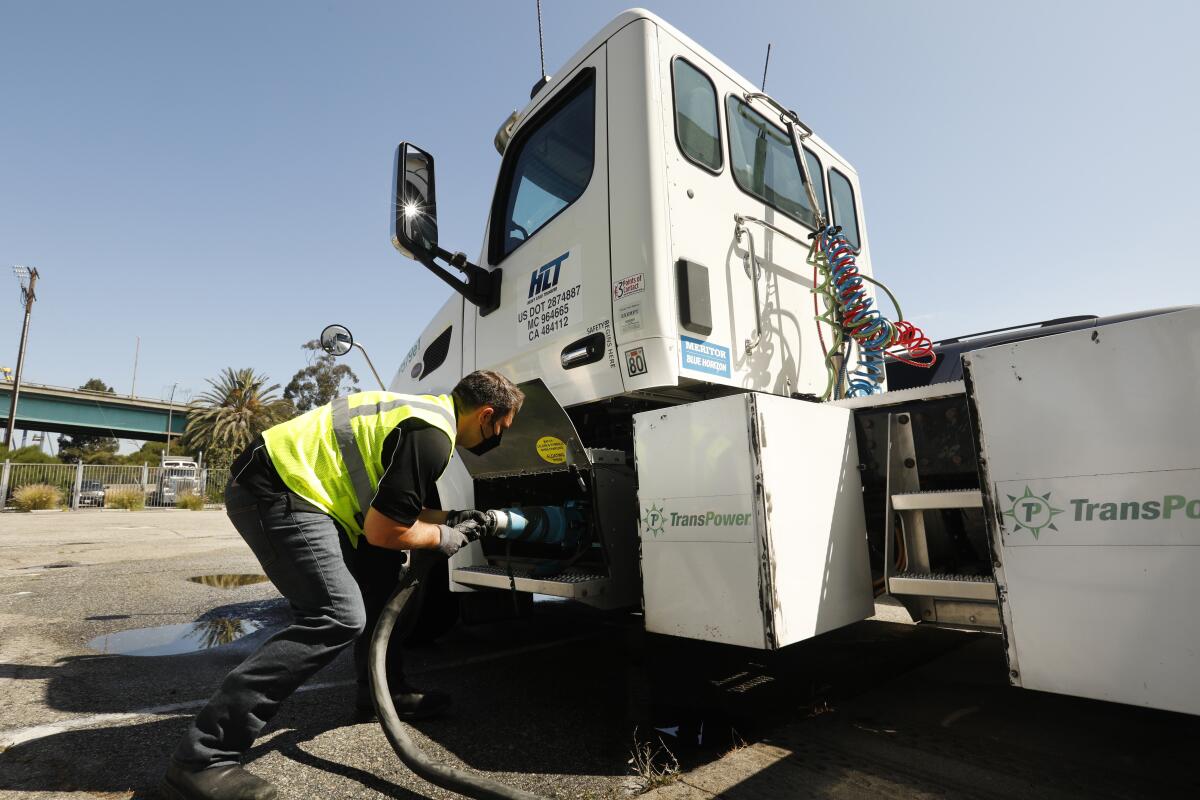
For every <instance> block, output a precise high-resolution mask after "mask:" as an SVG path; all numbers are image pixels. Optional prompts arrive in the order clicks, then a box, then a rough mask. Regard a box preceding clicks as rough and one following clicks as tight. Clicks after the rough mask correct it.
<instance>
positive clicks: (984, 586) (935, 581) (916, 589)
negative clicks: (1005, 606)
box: [888, 572, 996, 602]
mask: <svg viewBox="0 0 1200 800" xmlns="http://www.w3.org/2000/svg"><path fill="white" fill-rule="evenodd" d="M888 593H889V594H898V595H917V596H920V597H935V598H938V599H943V600H983V601H989V602H995V601H996V581H995V580H993V579H992V578H990V577H988V576H986V575H945V574H936V575H931V574H926V573H919V572H905V573H901V574H899V575H893V576H891V577H890V578H889V579H888Z"/></svg>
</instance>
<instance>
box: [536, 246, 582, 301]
mask: <svg viewBox="0 0 1200 800" xmlns="http://www.w3.org/2000/svg"><path fill="white" fill-rule="evenodd" d="M569 255H571V251H570V250H568V251H567V252H565V253H563V254H562V255H561V256H559V257H558V258H556V259H554V260H553V261H551V262H549V263H547V264H543V265H542V266H540V267H538V268H537V269H535V270H534V271H533V275H532V276H531V277H530V279H529V296H528V297H527V298H526V299H527V300H532V299H533V298H534V297H536V296H537V295H539V294H543V293H545V292H548V291H550V290H551V289H553V288H554V287H555V286H558V274H559V272H561V271H562V263H563V262H564V261H566V260H567V256H569Z"/></svg>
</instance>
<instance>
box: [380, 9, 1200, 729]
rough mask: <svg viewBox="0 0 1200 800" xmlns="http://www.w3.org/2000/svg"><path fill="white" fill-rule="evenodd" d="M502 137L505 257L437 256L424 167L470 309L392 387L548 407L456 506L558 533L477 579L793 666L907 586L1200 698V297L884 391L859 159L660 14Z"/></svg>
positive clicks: (1091, 672)
mask: <svg viewBox="0 0 1200 800" xmlns="http://www.w3.org/2000/svg"><path fill="white" fill-rule="evenodd" d="M495 143H496V148H497V150H498V152H499V153H500V164H499V169H498V178H497V183H496V189H495V195H494V197H493V201H492V204H491V212H490V215H489V218H488V220H487V223H486V226H485V231H486V233H485V236H484V242H485V244H484V246H483V249H482V252H481V253H480V254H479V257H478V263H477V264H476V263H472V262H470V261H469V260H468V259H467V257H466V256H465V255H463V254H461V253H452V252H450V251H447V250H445V249H443V248H442V246H441V244H440V243H439V242H438V238H437V216H436V214H437V209H436V192H435V187H436V181H435V171H434V158H433V156H432V155H430V154H429V153H428V152H427V151H425V150H422V149H420V148H417V147H415V146H414V145H412V144H409V143H404V144H402V145H401V146H400V147H399V148H398V152H397V158H396V163H395V178H396V183H395V194H394V202H393V208H392V212H393V213H392V223H393V230H392V239H393V243H394V244H395V246H396V247H397V248H398V249H400V250H401V252H403V253H404V254H406V255H408V256H410V257H412V258H414V259H415V260H417V261H419V262H420V263H422V264H424V265H425V266H426V267H428V268H429V269H430V270H431V271H433V272H434V273H435V274H436V275H437V276H438V277H439V278H441V279H442V280H444V281H446V282H447V283H448V284H450V285H451V287H452V288H453V289H454V293H453V294H452V295H451V296H450V298H449V299H448V300H447V302H446V303H445V305H444V306H443V307H442V308H441V309H440V310H439V311H438V312H437V313H435V314H434V315H433V318H432V320H431V321H430V322H429V324H428V325H427V326H426V328H425V330H424V332H422V334H421V335H420V337H419V338H418V340H417V341H416V342H415V343H414V344H413V345H412V347H411V348H410V349H409V350H408V354H407V356H406V357H405V358H404V360H403V362H402V363H401V364H400V366H399V368H398V370H397V372H396V374H395V377H394V379H393V380H392V382H391V385H390V387H389V388H390V389H392V390H394V391H398V392H409V393H442V392H446V391H448V390H449V389H450V388H451V387H453V386H454V384H455V383H456V382H457V381H458V379H459V378H460V377H461V376H463V375H464V374H467V373H469V372H471V371H472V370H475V369H482V368H488V369H495V370H498V371H500V372H502V373H504V374H505V375H507V376H509V377H510V378H512V379H513V380H515V381H517V382H520V383H522V384H523V385H524V386H525V388H526V389H527V394H528V401H527V403H526V406H525V408H524V410H523V411H522V412H521V414H520V415H519V416H518V418H517V421H516V424H515V425H514V426H513V428H512V429H511V431H509V432H508V433H507V434H506V436H505V440H504V445H503V446H502V447H500V448H497V449H495V450H493V451H492V452H491V453H489V454H487V455H486V456H483V457H476V456H472V455H470V454H462V457H461V458H459V457H455V458H454V459H453V460H452V461H451V465H450V467H449V469H448V470H447V473H446V474H445V475H444V476H443V478H442V479H441V480H440V481H439V483H438V490H439V494H440V499H441V502H442V504H443V506H444V507H447V508H481V509H495V510H500V511H503V512H504V513H505V514H512V515H517V516H518V517H520V518H521V519H523V520H525V522H526V523H527V527H526V528H525V531H526V533H525V535H524V536H523V537H522V538H520V539H512V538H509V539H503V538H498V539H491V540H486V541H483V542H479V543H474V544H472V545H471V546H470V547H469V548H466V549H464V550H463V551H462V552H460V553H459V554H458V555H457V556H455V558H454V559H452V560H451V562H450V565H449V570H448V576H447V584H448V586H449V589H450V591H451V592H452V593H466V592H487V591H491V592H497V591H509V592H518V593H526V594H528V593H541V594H547V595H557V596H560V597H567V598H572V599H574V600H577V601H580V602H583V603H587V604H590V605H594V606H598V607H603V608H632V609H640V610H642V611H644V621H645V626H646V629H647V630H648V631H650V632H652V633H658V634H665V635H671V636H679V637H686V638H690V639H697V640H702V641H711V642H720V643H726V644H735V645H742V646H748V647H754V648H760V649H764V650H774V649H779V648H782V647H786V646H788V645H790V644H792V643H794V642H798V641H801V640H804V639H807V638H810V637H813V636H817V635H820V634H822V633H824V632H826V631H829V630H832V629H834V628H837V627H840V626H843V625H846V624H849V623H852V622H855V621H858V620H861V619H864V618H866V617H868V616H870V615H871V614H872V613H873V607H874V598H875V597H876V596H878V595H881V594H885V593H886V594H889V595H891V596H893V597H895V598H896V599H898V600H899V601H901V602H902V603H903V604H904V606H905V607H906V608H907V609H908V611H909V612H910V614H911V615H912V617H913V619H914V620H915V621H917V622H918V623H920V624H927V625H946V626H953V627H959V628H961V627H967V628H974V629H979V630H987V631H994V632H996V633H998V634H1000V635H1002V636H1003V637H1004V640H1005V642H1006V649H1007V658H1008V667H1009V675H1010V679H1011V681H1012V683H1013V684H1014V685H1017V686H1025V687H1029V688H1035V689H1042V690H1047V691H1054V692H1061V693H1066V694H1073V695H1080V696H1085V697H1094V698H1101V699H1107V700H1113V701H1118V702H1123V703H1132V704H1137V705H1145V706H1152V707H1156V708H1163V709H1171V710H1176V711H1183V712H1187V713H1192V714H1196V713H1200V650H1198V649H1197V648H1196V646H1195V642H1197V641H1200V618H1197V616H1196V615H1195V614H1194V613H1192V609H1193V608H1194V607H1195V606H1196V604H1197V601H1198V600H1200V589H1198V588H1197V584H1196V582H1195V580H1194V579H1193V576H1194V575H1195V574H1196V572H1197V571H1198V570H1200V548H1198V545H1200V426H1196V425H1195V424H1194V423H1193V422H1191V416H1192V412H1191V408H1192V406H1193V405H1194V399H1193V398H1194V397H1196V396H1197V394H1198V392H1197V390H1198V389H1200V385H1198V384H1200V379H1198V377H1197V376H1200V308H1197V307H1194V306H1193V307H1182V308H1178V309H1169V310H1164V311H1160V312H1151V313H1147V314H1140V315H1139V314H1131V315H1128V316H1127V317H1123V318H1121V319H1116V320H1112V321H1111V324H1105V325H1094V324H1086V323H1084V324H1076V323H1080V320H1074V321H1065V322H1064V321H1057V322H1056V323H1055V324H1054V325H1047V326H1046V327H1045V329H1044V330H1042V331H1041V333H1043V334H1046V335H1040V336H1036V337H1027V336H1024V335H1019V334H1018V333H1017V332H1010V333H1011V334H1012V335H1000V336H999V338H997V336H996V334H995V333H994V332H993V333H992V334H989V337H990V338H989V337H977V338H975V339H965V338H964V339H961V340H958V341H951V342H945V343H942V344H941V345H938V346H935V347H933V348H932V353H933V354H934V355H936V354H937V353H938V352H941V353H942V358H943V365H945V364H946V363H947V362H951V361H953V362H954V363H953V364H952V365H951V367H950V369H951V371H952V372H953V371H954V370H958V371H957V372H955V373H954V374H952V375H942V376H941V377H940V378H938V379H937V380H934V379H933V376H934V375H935V370H934V369H926V368H924V367H920V366H918V367H907V368H904V367H895V368H893V370H892V372H891V373H890V374H889V375H888V376H884V375H883V374H882V370H876V369H875V367H873V366H872V365H871V364H869V363H866V361H867V360H869V359H865V357H864V348H865V347H866V345H864V343H863V342H864V341H865V339H864V338H863V336H862V331H858V335H857V338H856V335H853V333H854V332H853V331H852V329H853V328H854V327H855V325H851V324H845V317H843V316H839V315H837V314H832V315H831V311H830V308H829V307H828V306H823V305H821V304H818V303H815V301H814V295H815V296H816V297H817V298H820V299H821V303H826V302H827V301H828V300H829V298H830V296H831V291H830V286H829V275H830V274H833V275H837V274H838V270H839V269H840V270H842V276H841V278H839V280H841V279H842V278H844V277H845V264H846V263H850V264H852V266H853V267H854V268H855V270H856V274H857V275H858V276H860V278H861V280H860V282H859V283H858V284H855V286H856V287H857V288H856V291H857V294H856V295H855V299H854V302H855V303H859V304H860V305H862V304H866V303H867V302H868V301H869V302H870V303H876V302H877V300H878V299H879V298H878V295H879V292H878V291H877V286H878V284H877V282H876V279H875V276H874V272H873V269H872V257H871V249H870V241H869V237H868V234H867V226H866V223H865V217H864V213H863V208H864V205H863V195H862V191H861V187H860V184H859V178H858V175H857V173H856V171H855V170H854V168H853V166H852V165H851V164H850V163H849V162H848V161H846V159H844V158H843V157H842V156H841V155H839V154H838V153H837V151H836V150H834V149H833V148H832V147H831V146H830V144H829V143H827V142H825V141H824V140H823V139H821V138H820V137H819V136H817V135H816V134H814V133H812V132H811V131H810V130H808V129H807V128H806V127H805V126H804V125H803V123H802V122H801V121H800V118H799V116H798V115H796V114H794V113H791V112H789V111H787V109H786V106H784V105H783V104H782V103H781V102H779V101H777V100H775V99H773V98H771V97H769V96H767V95H765V94H763V93H762V92H760V91H759V90H758V88H757V87H756V86H754V85H753V84H752V83H751V82H750V81H748V80H746V79H745V78H743V77H742V76H740V75H738V74H737V73H736V72H735V71H734V70H732V69H731V68H730V67H729V66H728V65H726V64H724V63H723V62H722V61H720V60H719V59H718V58H716V57H715V56H714V55H712V54H711V53H709V52H708V51H706V50H705V49H703V48H702V47H700V46H699V45H698V44H696V43H695V42H693V41H691V40H690V39H689V38H688V37H687V36H685V35H684V34H683V33H681V32H680V31H678V30H676V29H675V28H673V27H672V26H671V25H669V24H668V23H666V22H665V21H664V20H662V19H660V18H658V17H656V16H654V15H653V14H650V13H648V12H645V11H641V10H632V11H627V12H625V13H622V14H620V15H619V16H617V17H616V18H615V19H614V20H612V22H610V23H609V24H608V25H606V26H605V27H604V28H603V29H602V30H601V31H600V32H599V33H597V34H596V36H595V37H593V38H592V39H591V40H590V41H589V42H587V43H586V44H585V45H584V46H583V47H582V48H580V50H579V51H578V52H577V53H576V54H575V55H574V56H573V57H572V58H571V59H570V60H568V62H567V63H566V64H565V65H564V66H563V68H562V69H561V70H560V71H559V73H558V74H557V75H556V76H554V77H553V79H550V80H548V81H546V82H542V83H539V84H538V86H537V87H536V88H535V91H534V93H533V95H532V97H531V99H530V101H529V103H528V104H527V105H526V106H525V107H524V108H523V109H522V110H520V111H516V112H514V113H513V114H512V116H510V117H509V118H508V119H507V120H505V121H504V122H503V124H502V125H501V127H500V129H499V131H498V132H497V135H496V138H495ZM442 189H443V191H444V190H445V187H442ZM839 229H840V236H841V237H842V239H840V240H839V241H842V242H843V244H841V245H838V247H840V249H839V250H837V251H836V252H833V253H826V252H823V250H822V248H823V247H824V246H825V245H824V244H822V243H823V242H825V243H827V242H828V239H827V238H826V239H822V237H823V236H826V237H828V236H829V235H832V234H829V233H828V231H830V230H839ZM814 243H815V244H814ZM818 245H820V246H818ZM822 259H824V261H822ZM835 261H836V262H837V263H836V264H833V263H832V262H835ZM439 262H440V263H439ZM822 264H823V265H822ZM839 265H840V266H839ZM459 273H461V274H462V275H463V277H462V278H460V277H459ZM842 286H844V284H842V283H839V284H838V287H842ZM838 287H835V288H838ZM836 299H837V298H835V300H836ZM838 302H841V301H840V300H839V301H838ZM876 308H878V306H876ZM835 310H836V309H835ZM841 310H842V311H845V310H846V309H845V308H842V309H841ZM893 333H894V331H893ZM918 333H919V332H918ZM897 335H899V334H897ZM904 335H907V336H909V340H910V341H913V342H919V339H918V338H916V335H915V334H913V333H912V332H911V331H907V332H906V333H905V334H904ZM836 337H842V338H843V339H844V341H845V343H844V344H841V345H836V346H835V345H834V342H835V338H836ZM923 346H924V352H926V353H929V352H930V348H929V347H928V343H927V342H926V343H925V345H923ZM889 352H894V353H900V354H901V356H902V357H903V352H902V351H898V350H893V351H889ZM889 360H890V361H892V362H896V363H900V362H897V361H896V359H895V358H892V357H889ZM910 360H913V359H910ZM916 360H918V361H919V359H916ZM864 364H866V365H865V366H863V365H864ZM876 366H877V365H876ZM858 368H861V369H858ZM873 370H874V372H873ZM914 370H915V371H916V373H915V374H916V375H917V377H916V378H914V377H913V374H911V373H913V371H914ZM864 371H865V372H864ZM859 372H864V374H867V377H869V378H870V380H869V381H865V382H864V380H865V379H864V378H863V377H862V376H861V375H859V376H858V377H856V374H858V373H859ZM876 372H877V373H878V374H875V373H876ZM903 372H907V373H910V374H909V375H908V377H906V378H904V379H903V380H901V378H900V375H901V373H903ZM922 376H928V379H921V378H922ZM856 381H857V382H856ZM889 382H894V383H896V384H901V383H902V384H903V385H904V386H906V387H908V388H903V389H895V388H894V387H893V390H891V391H889V390H888V389H889V385H888V384H889ZM446 597H447V598H449V597H450V595H449V594H448V595H446Z"/></svg>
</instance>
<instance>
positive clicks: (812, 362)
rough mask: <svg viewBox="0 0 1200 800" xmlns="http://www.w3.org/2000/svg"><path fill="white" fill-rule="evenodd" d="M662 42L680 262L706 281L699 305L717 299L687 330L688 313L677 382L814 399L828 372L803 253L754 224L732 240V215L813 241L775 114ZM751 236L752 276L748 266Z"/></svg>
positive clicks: (815, 169) (692, 56) (811, 154)
mask: <svg viewBox="0 0 1200 800" xmlns="http://www.w3.org/2000/svg"><path fill="white" fill-rule="evenodd" d="M662 41H663V46H662V48H661V53H660V74H661V76H662V77H661V81H662V83H661V87H660V93H661V95H662V97H663V98H664V100H665V101H667V102H670V103H671V104H672V107H671V113H669V114H665V115H664V125H665V126H666V127H665V130H664V131H663V138H664V140H665V141H666V142H667V148H666V163H667V172H668V178H669V180H668V181H667V185H668V189H667V191H668V193H669V202H670V208H671V240H672V249H673V260H674V261H675V262H676V265H677V267H679V265H680V264H681V263H683V262H686V264H687V265H688V266H689V267H690V268H691V269H692V270H693V273H691V274H692V275H693V276H695V275H698V276H699V277H700V278H701V279H704V280H702V281H701V282H700V283H699V289H700V291H701V294H703V295H705V296H703V297H701V298H700V300H701V301H703V300H705V299H709V298H710V299H711V312H710V315H706V316H707V318H706V319H704V320H702V322H701V323H696V322H695V321H691V322H689V321H688V319H686V317H687V314H686V313H684V312H685V308H683V307H681V310H680V311H681V320H680V327H679V339H680V352H681V355H680V377H681V378H682V379H693V380H699V381H706V382H712V383H724V384H727V385H732V386H738V387H742V388H748V389H754V390H757V391H763V392H770V393H774V394H788V393H789V392H817V393H819V392H820V391H822V389H823V388H824V384H825V370H824V365H823V363H822V355H821V352H820V350H819V348H818V343H817V340H816V328H815V325H814V323H813V310H812V294H811V288H812V269H811V267H810V266H809V265H808V264H806V257H807V247H805V246H803V245H801V244H797V243H796V242H794V241H791V240H789V239H788V238H786V237H784V236H781V235H779V234H778V233H775V232H772V231H770V230H769V229H768V228H766V227H764V226H762V225H759V224H754V223H749V224H748V225H747V228H748V230H749V234H750V236H749V237H747V236H745V235H743V236H742V237H741V238H740V239H739V238H737V237H736V236H735V227H736V226H735V222H734V215H735V214H741V215H744V216H749V217H755V218H757V219H760V220H765V221H766V222H768V223H771V224H772V225H774V226H777V227H779V228H780V229H782V230H785V231H787V232H788V233H789V234H791V235H792V236H794V237H796V238H797V239H799V240H800V241H801V242H806V241H807V240H808V238H807V237H808V235H809V233H810V232H811V231H812V230H813V228H812V225H813V214H812V211H811V209H810V208H809V202H808V198H807V193H806V192H805V190H804V184H803V178H802V175H801V173H800V170H799V168H798V166H797V165H796V161H795V158H794V156H793V154H792V149H791V142H790V139H788V137H787V134H786V132H785V130H784V128H783V127H782V126H781V125H780V124H779V122H778V115H777V114H774V115H773V114H772V113H771V112H770V109H769V108H768V107H767V106H766V105H765V104H764V103H762V102H761V101H751V100H747V98H746V93H747V91H748V90H747V89H746V88H745V87H743V86H741V85H739V84H738V83H737V82H736V81H735V80H734V79H733V78H732V77H731V76H730V75H728V74H726V73H725V72H724V71H723V70H722V68H721V67H719V66H718V65H715V64H712V63H710V62H708V61H707V60H705V59H704V58H703V56H702V55H701V54H699V53H695V52H692V51H690V49H689V48H688V47H687V46H686V45H684V44H683V43H682V42H679V41H678V40H676V39H674V38H673V37H670V36H667V35H663V36H662ZM819 149H820V148H819V146H818V145H816V144H815V143H810V146H809V147H806V150H805V155H806V158H807V159H808V161H809V167H810V171H811V172H812V174H813V176H814V184H816V185H815V187H814V188H815V190H816V191H815V193H816V195H817V197H818V202H819V204H820V205H821V207H822V210H824V209H825V207H826V205H827V201H826V196H825V186H824V180H823V173H822V168H821V159H822V158H824V154H820V155H819V154H818V152H817V150H819ZM750 237H752V238H753V244H754V249H755V256H756V257H757V261H758V267H759V268H758V271H757V274H756V273H755V272H753V271H752V270H750V269H749V268H748V259H747V256H748V246H749V244H750ZM679 269H680V270H682V267H679ZM679 274H680V275H682V272H680V273H679ZM756 278H757V281H756V280H755V279H756ZM677 279H678V280H682V278H677ZM756 282H757V293H758V298H757V302H756V299H755V284H756ZM695 283H696V281H695V280H694V277H693V279H692V280H690V281H689V282H688V283H687V284H686V286H687V288H686V290H685V289H684V288H680V296H681V298H684V299H686V297H685V295H687V294H689V293H691V294H694V293H695V291H696V287H695V286H693V284H695ZM684 299H681V301H680V302H681V303H683V302H684ZM701 305H702V306H703V303H701Z"/></svg>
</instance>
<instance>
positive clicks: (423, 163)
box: [392, 142, 438, 261]
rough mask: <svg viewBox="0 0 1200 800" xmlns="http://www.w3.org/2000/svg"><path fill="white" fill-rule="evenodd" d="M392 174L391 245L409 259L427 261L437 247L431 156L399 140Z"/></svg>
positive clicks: (435, 207) (435, 202)
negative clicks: (393, 174) (394, 180)
mask: <svg viewBox="0 0 1200 800" xmlns="http://www.w3.org/2000/svg"><path fill="white" fill-rule="evenodd" d="M395 176H396V183H395V191H394V194H393V195H392V198H393V200H392V245H393V246H394V247H395V248H396V249H397V250H399V251H400V252H401V253H403V254H404V255H406V256H408V257H409V258H411V259H414V260H416V261H426V260H428V259H430V258H433V257H434V255H436V254H437V250H438V231H437V197H436V192H435V190H434V180H433V156H431V155H430V154H429V153H426V152H425V151H424V150H422V149H421V148H419V147H417V146H416V145H413V144H409V143H408V142H401V143H400V146H399V147H397V148H396V164H395Z"/></svg>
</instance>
